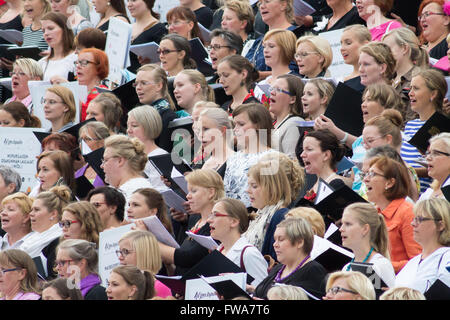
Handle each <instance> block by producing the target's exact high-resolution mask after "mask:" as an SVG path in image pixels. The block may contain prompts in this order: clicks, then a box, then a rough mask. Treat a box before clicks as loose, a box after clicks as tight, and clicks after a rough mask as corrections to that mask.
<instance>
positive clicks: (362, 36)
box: [343, 24, 372, 44]
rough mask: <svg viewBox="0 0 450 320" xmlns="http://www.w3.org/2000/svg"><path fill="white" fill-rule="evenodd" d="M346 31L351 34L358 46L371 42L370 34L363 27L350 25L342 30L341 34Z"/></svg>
mask: <svg viewBox="0 0 450 320" xmlns="http://www.w3.org/2000/svg"><path fill="white" fill-rule="evenodd" d="M346 31H351V32H353V33H354V35H355V36H356V39H357V40H358V42H359V43H360V44H365V43H368V42H371V41H372V34H371V33H370V31H369V29H368V28H367V27H366V26H365V25H362V24H352V25H349V26H347V27H345V28H344V31H343V32H346Z"/></svg>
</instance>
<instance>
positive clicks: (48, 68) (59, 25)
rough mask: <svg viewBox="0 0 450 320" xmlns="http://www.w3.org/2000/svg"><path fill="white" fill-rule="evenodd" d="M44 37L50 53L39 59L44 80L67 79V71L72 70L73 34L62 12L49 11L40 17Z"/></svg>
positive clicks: (75, 57) (73, 59)
mask: <svg viewBox="0 0 450 320" xmlns="http://www.w3.org/2000/svg"><path fill="white" fill-rule="evenodd" d="M41 21H42V30H43V32H44V39H45V41H46V42H47V43H48V46H49V48H50V55H48V56H47V57H45V58H42V59H41V60H39V64H40V66H41V68H42V70H43V72H44V77H43V80H44V81H51V82H53V81H55V83H58V82H59V79H63V80H68V78H69V72H74V69H75V68H74V65H73V63H74V61H75V60H76V59H77V56H76V54H75V45H74V36H73V32H72V30H71V29H70V28H69V27H68V23H67V17H66V16H64V15H63V14H62V13H55V12H49V13H47V14H45V15H44V16H43V17H42V19H41Z"/></svg>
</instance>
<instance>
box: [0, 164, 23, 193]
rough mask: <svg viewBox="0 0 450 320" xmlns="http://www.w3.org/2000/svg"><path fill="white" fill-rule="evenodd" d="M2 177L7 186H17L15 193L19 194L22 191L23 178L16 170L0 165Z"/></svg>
mask: <svg viewBox="0 0 450 320" xmlns="http://www.w3.org/2000/svg"><path fill="white" fill-rule="evenodd" d="M0 175H1V176H2V178H3V181H4V182H5V185H6V186H8V185H10V184H11V183H13V184H14V185H15V187H14V190H13V192H18V191H19V190H20V187H21V186H22V178H21V177H20V174H19V173H18V172H17V171H16V170H14V169H13V168H11V167H8V166H5V165H0Z"/></svg>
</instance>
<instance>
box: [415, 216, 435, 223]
mask: <svg viewBox="0 0 450 320" xmlns="http://www.w3.org/2000/svg"><path fill="white" fill-rule="evenodd" d="M412 221H413V222H414V224H421V223H422V222H424V221H441V219H434V218H427V217H421V216H415V217H414V219H413V220H412Z"/></svg>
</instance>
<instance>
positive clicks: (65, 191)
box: [34, 185, 72, 220]
mask: <svg viewBox="0 0 450 320" xmlns="http://www.w3.org/2000/svg"><path fill="white" fill-rule="evenodd" d="M71 199H72V191H70V189H69V188H68V187H67V186H64V185H61V186H56V187H53V188H51V189H50V190H49V191H44V192H41V193H39V194H38V195H37V196H36V198H35V199H34V200H41V201H42V204H43V205H44V207H46V208H47V210H48V211H49V212H51V211H53V210H56V211H57V212H58V220H61V215H62V209H63V208H64V207H65V206H67V205H68V204H69V202H70V200H71Z"/></svg>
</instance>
